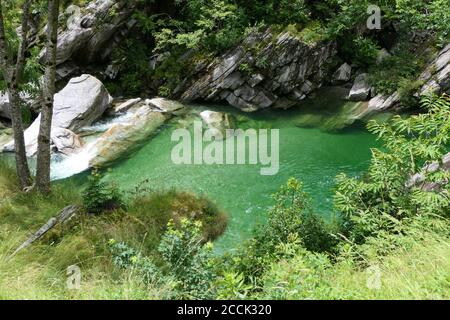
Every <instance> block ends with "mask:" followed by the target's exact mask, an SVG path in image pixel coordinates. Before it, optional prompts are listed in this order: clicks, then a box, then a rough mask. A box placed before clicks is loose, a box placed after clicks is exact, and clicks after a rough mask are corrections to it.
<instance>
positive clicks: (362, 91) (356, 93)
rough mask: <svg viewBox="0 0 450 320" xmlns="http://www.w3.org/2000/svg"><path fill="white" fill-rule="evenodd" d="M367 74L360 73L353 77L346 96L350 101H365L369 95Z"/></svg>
mask: <svg viewBox="0 0 450 320" xmlns="http://www.w3.org/2000/svg"><path fill="white" fill-rule="evenodd" d="M370 89H371V87H370V84H369V75H368V74H367V73H361V74H360V75H358V76H357V77H356V79H355V82H354V83H353V87H352V89H351V90H350V93H349V95H348V98H349V99H350V100H352V101H366V100H367V99H368V98H369V96H370Z"/></svg>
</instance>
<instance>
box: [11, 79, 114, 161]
mask: <svg viewBox="0 0 450 320" xmlns="http://www.w3.org/2000/svg"><path fill="white" fill-rule="evenodd" d="M112 100H113V99H112V97H111V96H110V95H109V93H108V90H106V88H105V86H104V85H103V84H102V83H101V82H100V81H99V80H98V79H97V78H95V77H93V76H91V75H82V76H80V77H78V78H73V79H71V80H70V81H69V83H68V84H67V86H66V87H65V88H64V89H63V90H61V91H60V92H58V93H57V94H55V100H54V104H53V121H52V132H53V130H55V129H59V128H62V129H68V130H71V131H73V132H77V131H78V130H79V129H81V128H82V127H84V126H89V125H91V124H92V123H93V122H94V121H96V120H97V119H98V118H100V117H101V116H102V115H103V113H104V112H105V110H106V109H107V108H108V107H109V105H110V104H111V102H112ZM40 121H41V116H40V115H39V116H38V117H37V118H36V120H35V121H34V122H33V123H32V124H31V126H30V127H28V129H26V130H25V145H26V148H27V154H28V156H33V155H35V154H36V151H37V138H38V134H39V126H40ZM52 136H53V133H52ZM13 150H14V143H13V142H10V143H8V144H7V145H6V146H5V147H4V151H10V152H11V151H13Z"/></svg>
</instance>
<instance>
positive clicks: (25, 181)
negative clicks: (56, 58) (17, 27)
mask: <svg viewBox="0 0 450 320" xmlns="http://www.w3.org/2000/svg"><path fill="white" fill-rule="evenodd" d="M30 6H31V0H25V2H24V3H23V6H22V21H21V25H22V30H21V35H20V45H19V49H18V52H17V58H16V61H15V63H14V58H13V56H14V55H11V54H9V53H10V48H9V47H8V42H7V41H6V33H5V21H4V19H3V5H2V1H1V0H0V67H1V73H2V75H3V79H4V81H5V82H6V87H7V89H6V90H7V93H8V97H9V104H10V108H11V121H12V129H13V136H14V149H15V150H14V151H15V158H16V168H17V174H18V176H19V182H20V186H21V187H22V188H23V189H25V188H27V187H29V186H30V185H31V183H32V179H31V174H30V169H29V166H28V162H27V155H26V149H25V138H24V134H23V123H22V113H21V107H20V106H21V98H20V94H19V85H20V83H21V78H22V73H23V69H24V65H25V55H26V51H27V47H28V32H29V19H30Z"/></svg>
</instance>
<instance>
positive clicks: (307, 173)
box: [61, 91, 389, 251]
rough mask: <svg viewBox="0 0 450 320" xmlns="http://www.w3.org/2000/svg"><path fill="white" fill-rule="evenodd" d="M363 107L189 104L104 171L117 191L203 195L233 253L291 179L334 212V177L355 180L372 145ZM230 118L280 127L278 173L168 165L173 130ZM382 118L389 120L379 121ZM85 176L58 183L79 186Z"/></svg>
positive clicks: (221, 243) (327, 99) (321, 99)
mask: <svg viewBox="0 0 450 320" xmlns="http://www.w3.org/2000/svg"><path fill="white" fill-rule="evenodd" d="M362 107H363V105H362V104H357V103H352V102H347V101H345V100H341V99H339V98H338V97H337V96H336V95H335V94H332V93H331V94H330V92H329V91H319V92H318V94H317V96H316V97H315V98H313V99H311V100H308V101H306V102H305V103H304V104H303V105H302V106H300V107H297V108H291V109H289V110H265V111H260V112H256V113H252V114H246V113H241V112H239V111H237V110H236V109H234V108H231V107H225V106H220V105H191V106H187V110H188V113H187V114H185V115H184V116H181V117H176V118H174V119H173V120H171V121H170V122H169V123H167V124H166V125H164V127H162V128H161V129H160V130H159V131H158V132H157V133H156V134H154V135H153V137H151V138H149V139H147V140H146V141H145V142H144V143H143V144H142V145H141V146H139V148H137V149H136V150H135V151H134V152H132V153H130V154H128V156H127V158H126V159H122V160H120V161H117V162H116V163H115V164H113V165H112V166H111V170H108V171H107V174H106V179H108V180H114V181H115V182H117V183H118V185H119V186H120V187H121V189H122V190H124V191H127V190H133V189H135V187H136V186H137V185H139V184H140V183H142V182H143V181H145V180H148V186H149V187H151V188H153V189H172V188H174V189H177V190H182V191H189V192H192V193H195V194H197V195H203V196H206V197H207V198H209V199H210V200H212V201H213V202H215V203H216V205H217V206H218V207H219V208H220V209H222V210H223V211H225V212H226V213H227V214H228V216H229V224H228V229H227V231H226V232H225V234H224V235H223V236H221V237H220V238H219V239H218V241H217V242H216V249H217V250H218V251H225V250H229V249H233V248H236V247H238V246H239V245H240V244H241V243H242V242H243V241H244V240H245V239H246V238H248V237H249V236H250V235H251V232H252V230H253V228H254V227H255V225H256V224H258V223H264V221H265V217H266V216H265V215H266V212H267V209H268V208H269V207H270V206H271V205H273V202H272V199H271V195H272V194H273V193H275V192H276V191H277V190H279V188H280V186H281V185H283V184H285V183H286V182H287V180H288V179H289V178H290V177H295V178H297V179H299V180H300V181H302V182H303V184H304V188H305V190H306V191H307V192H308V193H309V195H310V197H311V203H312V207H313V209H314V211H315V212H316V213H318V214H320V215H322V216H324V217H326V218H327V217H330V216H331V215H332V214H333V198H332V197H333V188H334V186H335V182H334V181H335V177H336V175H337V174H339V173H341V172H345V173H347V174H348V175H351V176H358V175H359V174H361V172H363V171H364V170H366V169H367V167H368V164H369V159H370V148H371V147H376V146H378V142H377V141H376V140H375V138H374V136H373V135H371V134H369V133H368V132H367V130H366V129H365V123H363V122H362V121H355V120H354V118H355V117H354V115H355V114H358V113H359V110H358V109H359V108H362ZM206 109H208V110H216V111H217V110H219V111H224V112H228V113H230V114H232V115H233V116H234V117H235V118H236V126H237V127H238V128H242V129H244V130H245V129H249V128H254V129H264V128H267V129H279V136H280V137H279V141H280V145H279V161H280V164H279V172H278V174H276V175H273V176H263V175H261V174H260V169H261V166H260V165H177V164H174V163H173V162H172V160H171V153H172V149H173V148H174V146H175V145H177V142H172V141H171V135H172V132H173V131H174V129H176V128H180V127H187V128H190V127H191V124H192V122H193V121H194V120H198V119H200V118H199V116H198V114H199V112H201V111H202V110H206ZM378 117H379V118H380V119H382V120H383V119H386V118H388V117H389V115H388V114H385V115H378ZM86 177H87V173H82V174H79V175H77V176H75V177H72V178H70V179H68V180H63V181H62V182H61V183H65V182H64V181H72V182H75V183H76V184H77V185H80V187H81V186H83V185H84V184H85V182H86Z"/></svg>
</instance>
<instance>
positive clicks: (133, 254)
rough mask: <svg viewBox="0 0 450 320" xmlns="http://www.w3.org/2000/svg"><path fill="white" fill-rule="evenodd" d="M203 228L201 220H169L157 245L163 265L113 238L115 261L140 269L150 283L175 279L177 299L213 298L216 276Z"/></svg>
mask: <svg viewBox="0 0 450 320" xmlns="http://www.w3.org/2000/svg"><path fill="white" fill-rule="evenodd" d="M201 228H202V225H201V222H199V221H191V220H189V219H185V218H183V219H182V220H181V222H180V224H179V225H176V224H175V223H174V221H169V223H168V225H167V231H166V232H165V233H164V235H163V236H162V238H161V242H160V243H159V247H158V251H159V254H160V255H161V262H162V266H161V267H160V268H158V267H157V266H156V264H154V263H153V262H152V259H151V258H149V257H145V256H143V255H142V254H141V253H139V252H137V251H136V250H135V249H133V248H131V247H130V246H128V245H126V244H125V243H123V242H116V241H115V240H110V241H109V245H110V250H111V253H112V256H113V261H114V264H115V265H116V266H118V267H119V268H121V269H131V270H135V271H137V272H138V273H139V274H140V275H141V276H142V280H143V281H145V283H147V284H150V283H153V284H155V283H158V282H164V281H169V279H170V280H172V285H173V294H174V295H175V297H176V298H178V299H206V298H211V297H212V296H213V280H214V278H215V275H214V272H213V268H212V265H211V250H212V244H211V243H210V242H208V243H206V244H204V242H203V237H202V232H201Z"/></svg>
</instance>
